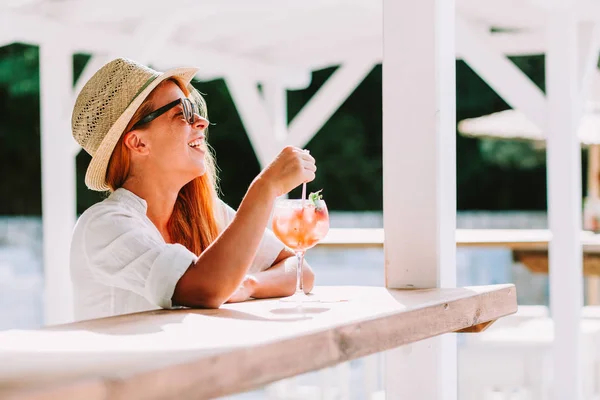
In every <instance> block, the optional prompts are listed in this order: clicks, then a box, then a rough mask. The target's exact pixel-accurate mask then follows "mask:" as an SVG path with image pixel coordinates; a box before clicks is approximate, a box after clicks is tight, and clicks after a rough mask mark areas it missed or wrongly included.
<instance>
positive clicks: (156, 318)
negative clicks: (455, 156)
mask: <svg viewBox="0 0 600 400" xmlns="http://www.w3.org/2000/svg"><path fill="white" fill-rule="evenodd" d="M314 292H315V296H316V297H317V298H318V299H320V301H319V302H315V303H308V304H307V305H306V306H304V308H303V309H297V308H294V307H293V306H292V305H290V304H285V303H281V302H279V301H278V300H277V299H272V300H257V301H249V302H245V303H239V304H228V305H224V306H223V307H222V308H221V309H218V310H191V309H180V310H169V311H167V310H157V311H150V312H145V313H139V314H130V315H123V316H118V317H111V318H105V319H97V320H90V321H83V322H78V323H73V324H68V325H59V326H53V327H48V328H45V329H41V330H8V331H3V332H0V398H2V399H4V398H8V399H82V398H85V399H87V400H96V399H107V398H110V399H170V398H177V399H206V398H214V397H218V396H224V395H228V394H233V393H238V392H243V391H246V390H250V389H254V388H258V387H261V386H263V385H265V384H268V383H271V382H274V381H277V380H280V379H283V378H287V377H290V376H294V375H298V374H302V373H305V372H309V371H314V370H318V369H321V368H324V367H328V366H331V365H334V364H337V363H340V362H344V361H347V360H351V359H355V358H358V357H362V356H366V355H369V354H372V353H376V352H381V351H384V350H388V349H392V348H395V347H398V346H401V345H405V344H409V343H412V342H416V341H419V340H423V339H426V338H428V337H432V336H436V335H441V334H444V333H448V332H457V331H462V332H469V331H471V332H477V331H479V330H481V329H483V328H484V327H485V326H486V325H488V324H489V323H490V322H492V321H494V320H496V319H498V318H501V317H503V316H506V315H509V314H512V313H514V312H516V310H517V296H516V290H515V287H514V286H513V285H493V286H478V287H467V288H457V289H427V290H388V289H385V288H380V287H347V286H339V287H317V288H315V291H314Z"/></svg>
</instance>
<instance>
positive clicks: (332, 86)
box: [287, 58, 375, 147]
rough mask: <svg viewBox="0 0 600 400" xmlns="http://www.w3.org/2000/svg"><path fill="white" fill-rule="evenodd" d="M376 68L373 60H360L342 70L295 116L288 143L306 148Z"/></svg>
mask: <svg viewBox="0 0 600 400" xmlns="http://www.w3.org/2000/svg"><path fill="white" fill-rule="evenodd" d="M374 65H375V61H374V60H373V59H371V58H360V59H357V60H355V61H349V62H348V63H347V64H344V65H342V66H341V67H339V69H338V70H337V71H335V72H334V73H333V75H332V76H331V77H330V78H329V79H328V80H327V81H326V82H325V83H324V84H323V86H322V87H321V88H320V89H319V90H318V92H317V93H316V94H315V95H314V96H313V98H311V99H310V100H309V102H308V103H307V104H306V105H305V106H304V108H303V109H302V110H301V111H300V113H298V115H296V117H294V119H293V120H292V122H291V123H290V127H289V135H288V138H287V142H288V143H289V144H292V145H294V146H298V147H304V146H305V145H306V144H307V143H308V142H309V141H310V139H311V138H312V137H313V136H314V135H315V134H316V133H317V132H318V131H319V129H321V128H322V127H323V125H324V124H325V123H326V122H327V121H328V120H329V118H331V116H332V115H333V113H335V111H337V109H338V108H339V107H340V106H341V105H342V104H343V103H344V101H346V99H347V98H348V96H350V95H351V94H352V92H354V90H355V89H356V87H357V86H358V85H359V84H360V83H361V82H362V81H363V80H364V79H365V77H366V75H367V74H368V73H369V72H370V71H371V70H372V69H373V66H374Z"/></svg>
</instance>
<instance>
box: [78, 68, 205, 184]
mask: <svg viewBox="0 0 600 400" xmlns="http://www.w3.org/2000/svg"><path fill="white" fill-rule="evenodd" d="M197 72H198V69H197V68H175V69H171V70H168V71H166V72H158V71H154V70H153V69H150V68H148V67H145V66H143V65H141V64H138V63H136V62H135V61H132V60H128V59H125V58H117V59H115V60H112V61H110V62H109V63H107V64H106V65H104V66H103V67H102V68H100V69H99V70H98V71H97V72H96V73H95V74H94V76H92V78H91V79H90V80H89V81H88V82H87V83H86V84H85V86H84V87H83V89H81V92H80V93H79V95H78V96H77V100H76V101H75V107H74V108H73V115H72V117H71V128H72V130H73V137H74V138H75V140H76V141H77V143H79V145H80V146H81V147H83V149H84V150H85V151H87V152H88V153H89V154H90V155H91V156H92V161H91V162H90V165H89V167H88V169H87V172H86V174H85V184H86V185H87V187H88V188H90V189H92V190H97V191H105V190H108V189H109V188H108V186H107V184H106V169H107V167H108V162H109V160H110V156H111V155H112V152H113V150H114V148H115V145H116V144H117V142H118V141H119V138H120V137H121V134H122V133H123V131H124V130H125V128H126V127H127V124H129V122H130V120H131V118H132V117H133V114H135V112H136V110H137V109H138V108H139V107H140V105H141V104H142V103H143V102H144V100H145V99H146V98H147V97H148V95H149V94H150V93H151V92H152V90H154V88H156V86H158V84H160V83H161V82H163V81H164V80H165V79H168V78H171V77H177V78H179V79H180V80H181V81H182V82H183V83H184V84H185V85H187V84H189V83H190V81H191V80H192V78H193V77H194V75H196V73H197Z"/></svg>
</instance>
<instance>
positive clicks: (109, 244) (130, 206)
mask: <svg viewBox="0 0 600 400" xmlns="http://www.w3.org/2000/svg"><path fill="white" fill-rule="evenodd" d="M219 205H220V207H219V212H220V215H217V218H218V220H219V221H222V222H221V223H220V225H221V226H222V227H223V228H224V227H226V226H227V225H228V224H229V223H230V222H231V220H232V219H233V217H234V216H235V211H234V210H233V209H232V208H231V207H229V206H227V205H226V204H225V203H223V202H219ZM146 210H147V204H146V201H144V200H143V199H141V198H140V197H138V196H136V195H135V194H133V193H132V192H130V191H128V190H126V189H123V188H121V189H117V190H116V191H115V192H113V193H112V194H111V195H110V196H109V197H108V198H107V199H105V200H104V201H102V202H100V203H97V204H95V205H93V206H92V207H90V208H89V209H88V210H86V211H85V212H84V213H83V214H82V215H81V217H80V218H79V219H78V221H77V224H76V225H75V229H74V232H73V239H72V242H71V260H70V264H71V265H70V269H71V280H72V282H73V300H74V307H75V309H74V311H75V319H76V320H83V319H91V318H101V317H107V316H113V315H119V314H127V313H133V312H140V311H147V310H153V309H158V308H172V307H173V304H172V303H171V297H172V296H173V292H174V290H175V285H176V284H177V282H178V281H179V278H181V276H182V275H183V274H184V272H185V271H186V270H187V268H188V267H189V266H190V265H191V264H192V262H195V261H196V260H197V259H198V257H197V256H196V255H195V254H194V253H192V252H191V251H189V250H188V249H187V248H186V247H184V246H183V245H181V244H168V243H166V242H165V241H164V239H163V237H162V235H161V234H160V233H159V231H158V229H157V228H156V227H155V226H154V224H153V223H152V221H150V219H148V217H147V216H146ZM240 245H241V246H243V243H241V244H240ZM283 249H284V245H283V243H281V242H280V241H279V240H278V239H277V238H276V237H275V235H274V234H273V233H272V232H271V231H270V230H269V229H266V230H265V233H264V236H263V239H262V241H261V243H260V246H259V249H258V251H257V253H256V256H255V258H254V261H253V263H252V265H251V266H250V269H249V272H250V273H252V272H258V271H264V270H266V269H268V268H269V267H271V265H272V264H273V262H274V261H275V259H276V258H277V256H278V255H279V253H280V252H281V251H282V250H283Z"/></svg>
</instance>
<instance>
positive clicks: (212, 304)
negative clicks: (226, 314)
mask: <svg viewBox="0 0 600 400" xmlns="http://www.w3.org/2000/svg"><path fill="white" fill-rule="evenodd" d="M226 300H227V299H224V300H223V299H221V298H216V297H215V298H210V299H206V300H204V301H202V302H200V303H199V305H198V308H208V309H214V310H216V309H218V308H221V306H222V305H223V304H225V301H226Z"/></svg>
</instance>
